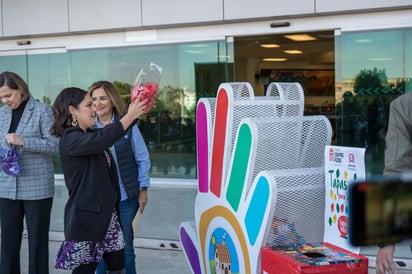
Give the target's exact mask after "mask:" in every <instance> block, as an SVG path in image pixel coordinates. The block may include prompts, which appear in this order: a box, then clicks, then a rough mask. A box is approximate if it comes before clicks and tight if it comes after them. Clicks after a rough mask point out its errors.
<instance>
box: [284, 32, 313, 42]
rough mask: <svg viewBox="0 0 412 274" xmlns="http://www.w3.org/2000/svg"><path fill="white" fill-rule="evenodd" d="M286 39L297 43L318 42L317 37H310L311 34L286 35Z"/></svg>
mask: <svg viewBox="0 0 412 274" xmlns="http://www.w3.org/2000/svg"><path fill="white" fill-rule="evenodd" d="M284 37H286V38H288V39H290V40H292V41H296V42H304V41H314V40H317V39H316V38H315V37H313V36H310V35H309V34H291V35H285V36H284Z"/></svg>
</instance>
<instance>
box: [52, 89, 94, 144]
mask: <svg viewBox="0 0 412 274" xmlns="http://www.w3.org/2000/svg"><path fill="white" fill-rule="evenodd" d="M86 95H87V91H85V90H83V89H80V88H75V87H70V88H65V89H63V90H62V91H61V92H60V93H59V95H57V97H56V99H55V100H54V104H53V115H54V123H53V125H52V128H51V134H53V135H55V136H62V135H63V132H64V130H65V129H66V128H68V127H71V126H72V115H71V114H70V111H69V106H73V107H74V108H76V109H77V108H78V107H79V105H80V103H81V102H82V101H83V100H84V97H86Z"/></svg>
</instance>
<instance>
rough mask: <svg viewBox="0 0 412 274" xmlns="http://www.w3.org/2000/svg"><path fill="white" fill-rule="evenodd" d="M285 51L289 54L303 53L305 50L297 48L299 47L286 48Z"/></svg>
mask: <svg viewBox="0 0 412 274" xmlns="http://www.w3.org/2000/svg"><path fill="white" fill-rule="evenodd" d="M283 52H284V53H287V54H302V53H303V51H301V50H297V49H288V50H284V51H283Z"/></svg>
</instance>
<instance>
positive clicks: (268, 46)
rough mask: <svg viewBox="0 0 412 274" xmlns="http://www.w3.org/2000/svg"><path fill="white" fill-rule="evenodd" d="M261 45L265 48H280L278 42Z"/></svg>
mask: <svg viewBox="0 0 412 274" xmlns="http://www.w3.org/2000/svg"><path fill="white" fill-rule="evenodd" d="M260 46H261V47H262V48H265V49H274V48H280V46H279V45H278V44H261V45H260Z"/></svg>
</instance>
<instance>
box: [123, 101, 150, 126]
mask: <svg viewBox="0 0 412 274" xmlns="http://www.w3.org/2000/svg"><path fill="white" fill-rule="evenodd" d="M146 104H147V99H145V100H142V101H140V97H138V98H137V100H136V102H134V103H131V104H130V105H129V110H128V111H127V113H128V114H129V113H130V115H132V116H133V117H134V118H133V120H136V119H137V118H139V117H140V116H141V115H143V114H145V113H146Z"/></svg>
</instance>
